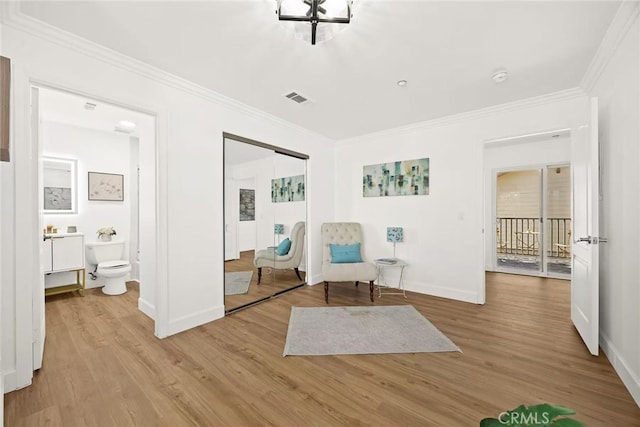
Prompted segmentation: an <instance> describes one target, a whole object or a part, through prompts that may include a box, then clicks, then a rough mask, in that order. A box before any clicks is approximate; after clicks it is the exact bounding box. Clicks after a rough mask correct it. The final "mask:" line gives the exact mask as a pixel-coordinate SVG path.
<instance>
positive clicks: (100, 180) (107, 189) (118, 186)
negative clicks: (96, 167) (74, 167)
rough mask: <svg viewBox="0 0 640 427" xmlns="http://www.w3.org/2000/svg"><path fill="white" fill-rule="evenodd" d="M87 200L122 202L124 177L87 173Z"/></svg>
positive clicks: (111, 174)
mask: <svg viewBox="0 0 640 427" xmlns="http://www.w3.org/2000/svg"><path fill="white" fill-rule="evenodd" d="M89 200H107V201H115V202H122V201H123V200H124V175H119V174H115V173H102V172H89Z"/></svg>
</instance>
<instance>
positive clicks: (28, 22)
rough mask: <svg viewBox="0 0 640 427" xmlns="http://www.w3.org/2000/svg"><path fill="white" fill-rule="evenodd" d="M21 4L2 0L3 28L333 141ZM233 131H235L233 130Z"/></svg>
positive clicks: (213, 101)
mask: <svg viewBox="0 0 640 427" xmlns="http://www.w3.org/2000/svg"><path fill="white" fill-rule="evenodd" d="M20 1H21V0H11V1H1V0H0V22H1V23H2V24H3V25H6V26H8V27H11V28H14V29H16V30H18V31H23V32H25V33H28V34H31V35H33V36H35V37H38V38H41V39H44V40H46V41H49V42H52V43H55V44H57V45H59V46H62V47H65V48H68V49H71V50H73V51H76V52H78V53H80V54H83V55H85V56H87V57H90V58H92V59H95V60H98V61H102V62H105V63H107V64H109V65H111V66H114V67H116V68H120V69H122V70H125V71H128V72H131V73H134V74H137V75H139V76H142V77H145V78H147V79H150V80H153V81H155V82H158V83H160V84H163V85H166V86H170V87H172V88H174V89H177V90H180V91H182V92H185V93H188V94H190V95H193V96H196V97H198V98H201V99H204V100H206V101H209V102H212V103H215V104H218V105H220V106H224V107H227V108H230V109H232V110H235V111H236V112H240V113H242V114H246V115H249V116H252V117H254V118H257V119H262V120H268V121H270V122H272V123H276V124H278V125H281V126H283V127H286V128H289V129H292V130H295V131H298V132H302V133H305V134H307V135H310V136H313V137H316V138H322V139H325V140H328V141H333V140H332V139H331V138H328V137H326V136H324V135H322V134H319V133H317V132H314V131H311V130H309V129H307V128H305V127H302V126H299V125H296V124H294V123H291V122H289V121H287V120H283V119H281V118H280V117H277V116H274V115H272V114H269V113H266V112H264V111H262V110H259V109H257V108H255V107H251V106H249V105H247V104H244V103H242V102H240V101H237V100H235V99H233V98H229V97H227V96H225V95H222V94H220V93H218V92H215V91H213V90H211V89H208V88H205V87H204V86H200V85H198V84H196V83H193V82H191V81H189V80H187V79H184V78H182V77H178V76H176V75H174V74H171V73H169V72H166V71H163V70H161V69H160V68H157V67H154V66H153V65H150V64H147V63H146V62H142V61H139V60H137V59H135V58H132V57H130V56H127V55H124V54H121V53H119V52H117V51H115V50H113V49H109V48H107V47H105V46H102V45H100V44H97V43H94V42H92V41H90V40H87V39H84V38H82V37H80V36H78V35H76V34H73V33H69V32H67V31H64V30H61V29H60V28H57V27H54V26H52V25H50V24H47V23H45V22H42V21H39V20H37V19H35V18H33V17H31V16H28V15H25V14H24V13H22V12H21V11H20V5H19V3H20ZM230 130H231V129H230Z"/></svg>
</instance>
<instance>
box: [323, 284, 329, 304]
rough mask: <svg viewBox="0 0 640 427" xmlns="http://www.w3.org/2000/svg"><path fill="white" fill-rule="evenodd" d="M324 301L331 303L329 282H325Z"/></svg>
mask: <svg viewBox="0 0 640 427" xmlns="http://www.w3.org/2000/svg"><path fill="white" fill-rule="evenodd" d="M324 302H326V303H327V304H329V282H324Z"/></svg>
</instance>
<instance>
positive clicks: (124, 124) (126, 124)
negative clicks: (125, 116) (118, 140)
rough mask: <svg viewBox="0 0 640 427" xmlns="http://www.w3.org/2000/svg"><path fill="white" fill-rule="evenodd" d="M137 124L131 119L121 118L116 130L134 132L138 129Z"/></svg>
mask: <svg viewBox="0 0 640 427" xmlns="http://www.w3.org/2000/svg"><path fill="white" fill-rule="evenodd" d="M136 127H137V126H136V124H135V123H134V122H132V121H129V120H120V121H119V122H118V123H117V124H116V127H115V129H114V130H115V131H116V132H122V133H133V131H135V130H136Z"/></svg>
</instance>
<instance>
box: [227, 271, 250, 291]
mask: <svg viewBox="0 0 640 427" xmlns="http://www.w3.org/2000/svg"><path fill="white" fill-rule="evenodd" d="M251 277H253V271H234V272H232V273H224V294H225V295H239V294H246V293H247V292H248V291H249V284H250V283H251Z"/></svg>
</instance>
